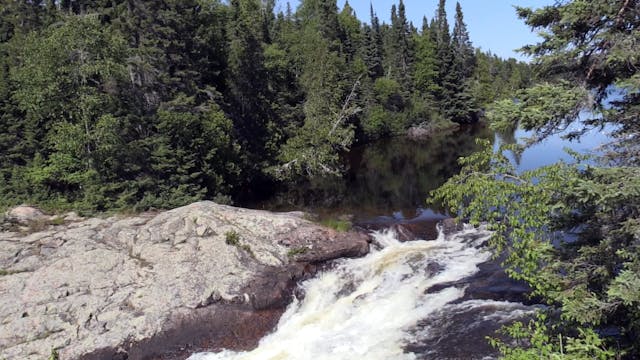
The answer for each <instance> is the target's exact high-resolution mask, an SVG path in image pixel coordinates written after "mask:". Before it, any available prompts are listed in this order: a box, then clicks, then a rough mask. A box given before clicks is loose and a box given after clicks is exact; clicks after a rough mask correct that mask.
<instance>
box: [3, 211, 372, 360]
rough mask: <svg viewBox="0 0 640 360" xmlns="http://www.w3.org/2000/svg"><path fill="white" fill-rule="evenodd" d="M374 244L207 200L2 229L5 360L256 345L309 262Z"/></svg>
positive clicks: (296, 217)
mask: <svg viewBox="0 0 640 360" xmlns="http://www.w3.org/2000/svg"><path fill="white" fill-rule="evenodd" d="M33 214H36V213H33ZM369 241H370V239H369V237H368V235H365V234H361V233H339V232H336V231H335V230H332V229H328V228H324V227H322V226H319V225H317V224H314V223H311V222H309V221H308V220H305V219H304V218H303V217H301V216H300V214H295V213H294V214H286V213H282V214H278V213H271V212H267V211H258V210H248V209H242V208H236V207H231V206H225V205H218V204H216V203H213V202H198V203H194V204H191V205H189V206H185V207H182V208H178V209H174V210H171V211H166V212H162V213H159V214H141V215H138V216H135V217H111V218H106V219H98V218H90V219H85V220H80V219H78V221H77V222H71V223H67V224H66V225H64V226H57V227H52V228H48V229H46V230H44V231H40V232H36V233H32V234H29V235H22V234H18V233H12V232H0V269H1V273H0V322H1V323H2V326H1V327H0V358H7V359H25V360H30V359H34V360H35V359H45V358H47V357H48V355H49V353H50V351H51V349H52V348H55V349H58V352H59V353H60V357H61V358H62V359H111V358H117V357H120V358H129V359H133V358H147V357H153V356H159V355H160V356H164V355H163V354H164V353H165V352H167V351H173V350H172V349H182V350H183V351H186V350H185V349H190V347H189V346H204V347H208V348H215V347H218V346H225V347H230V348H242V347H243V346H251V345H252V344H253V343H255V341H257V338H259V336H262V335H264V332H266V331H269V330H270V329H271V328H272V327H273V326H275V324H276V323H277V319H278V317H279V315H280V314H281V312H282V310H283V309H284V307H285V306H286V305H287V304H288V303H289V302H290V301H291V296H292V295H291V294H292V292H293V289H294V287H295V285H296V283H297V281H299V280H300V279H303V278H305V277H308V276H310V275H311V274H312V272H313V271H314V270H313V269H315V268H316V266H315V265H314V264H316V263H320V262H323V261H327V260H331V259H335V258H338V257H344V256H362V255H364V254H366V253H367V251H368V248H369ZM234 314H235V315H234ZM253 322H256V324H260V326H258V325H256V326H257V327H256V328H255V329H258V332H260V331H261V333H260V334H255V332H256V330H255V329H254V330H251V329H250V328H252V326H248V324H252V323H253ZM230 334H234V335H233V336H231V337H230ZM243 334H244V335H243ZM187 335H188V336H187Z"/></svg>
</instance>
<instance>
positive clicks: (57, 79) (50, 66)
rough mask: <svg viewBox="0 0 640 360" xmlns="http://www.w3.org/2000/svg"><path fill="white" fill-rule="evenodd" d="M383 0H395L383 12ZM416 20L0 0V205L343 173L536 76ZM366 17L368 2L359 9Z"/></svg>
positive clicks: (334, 9)
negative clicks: (390, 142)
mask: <svg viewBox="0 0 640 360" xmlns="http://www.w3.org/2000/svg"><path fill="white" fill-rule="evenodd" d="M389 10H390V13H389V12H388V11H389ZM434 10H435V11H434V14H433V16H432V17H431V18H430V19H428V18H427V17H425V18H424V20H423V23H422V24H413V23H411V22H409V21H408V20H407V15H406V10H405V6H404V4H403V2H402V1H401V0H400V1H399V3H398V4H397V5H394V6H393V7H392V8H391V9H385V14H388V15H387V16H388V18H386V19H383V20H381V18H379V16H378V14H377V13H376V9H373V8H371V13H370V14H368V15H369V21H368V22H363V21H361V20H360V18H358V17H356V14H355V13H354V10H353V9H352V8H351V6H349V3H348V2H347V3H346V4H345V5H344V6H343V7H342V8H341V9H339V8H338V6H337V4H336V2H335V1H323V0H303V1H301V2H300V4H299V6H298V7H297V8H296V9H292V8H291V6H286V8H285V9H284V10H282V11H281V10H280V7H278V8H277V9H276V3H275V0H231V1H221V0H180V1H178V0H148V1H146V0H145V1H142V0H128V1H122V0H111V1H105V0H94V1H86V0H62V1H54V0H46V1H43V0H30V1H26V0H23V1H9V0H6V1H3V2H2V7H1V8H0V205H1V207H3V208H6V207H8V206H12V205H15V204H18V203H24V202H27V203H31V204H35V205H39V206H43V207H45V208H48V209H57V210H62V209H71V208H73V209H76V210H78V211H81V212H85V213H91V212H98V211H106V210H134V211H139V210H145V209H150V208H171V207H175V206H179V205H184V204H187V203H190V202H193V201H196V200H200V199H213V200H216V201H218V202H233V201H235V200H236V199H238V198H239V196H241V194H248V193H252V192H255V191H257V190H256V189H258V188H260V186H262V185H263V184H273V183H278V182H287V183H295V182H298V181H304V180H305V179H309V178H312V177H320V176H340V175H341V174H342V172H343V167H342V162H341V155H342V154H344V153H345V152H347V151H348V150H349V149H350V148H351V146H352V145H354V144H358V143H365V142H370V141H374V140H376V139H379V138H384V137H390V136H396V135H399V134H403V133H404V132H406V130H407V129H408V128H410V127H412V126H421V127H425V128H429V129H435V131H437V129H441V128H445V127H450V126H451V125H452V124H468V123H473V122H476V121H478V120H479V119H480V118H482V116H483V114H484V109H485V108H486V105H487V104H489V103H491V102H492V101H494V100H496V99H499V98H502V97H503V96H505V95H509V94H513V93H514V91H516V90H517V89H522V88H525V87H527V86H529V85H531V83H532V77H533V75H532V71H531V69H530V67H529V65H528V64H525V63H522V62H518V61H516V60H515V59H508V60H504V59H501V58H498V57H497V56H495V55H492V54H491V53H488V52H483V51H481V50H480V49H475V48H474V47H473V45H472V43H471V41H470V39H469V34H468V31H467V28H466V25H465V21H464V16H463V10H462V9H461V7H460V5H459V4H458V6H457V8H456V14H455V17H452V18H455V21H454V24H453V26H450V25H449V21H448V20H447V14H446V12H445V1H444V0H440V1H439V4H438V8H437V9H434ZM360 15H366V14H360Z"/></svg>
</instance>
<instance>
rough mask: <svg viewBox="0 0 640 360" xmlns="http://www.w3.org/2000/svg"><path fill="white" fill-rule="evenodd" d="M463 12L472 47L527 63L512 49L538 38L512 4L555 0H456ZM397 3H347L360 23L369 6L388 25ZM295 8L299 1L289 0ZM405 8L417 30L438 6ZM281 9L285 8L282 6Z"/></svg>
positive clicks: (430, 0)
mask: <svg viewBox="0 0 640 360" xmlns="http://www.w3.org/2000/svg"><path fill="white" fill-rule="evenodd" d="M459 1H460V5H461V6H462V12H463V13H464V17H465V22H466V23H467V27H468V29H469V34H470V36H471V41H472V42H473V44H474V46H476V47H480V48H482V49H483V50H491V52H493V53H495V54H497V55H498V56H501V57H515V58H518V59H522V60H526V58H525V57H523V56H521V55H519V54H517V53H516V52H515V51H514V50H515V49H517V48H519V47H521V46H523V45H525V44H529V43H534V42H536V39H537V36H536V34H534V33H532V32H531V30H530V29H529V27H527V26H526V25H524V23H523V22H522V20H520V19H518V17H517V16H516V13H515V10H514V8H513V5H518V6H525V7H533V8H537V7H541V6H545V5H551V4H553V3H554V2H555V0H459ZM278 2H279V4H286V3H287V0H279V1H278ZM397 2H398V0H371V1H370V0H349V4H350V5H351V7H353V8H354V9H355V11H356V14H357V15H358V17H359V18H360V20H363V21H366V22H368V21H369V4H370V3H373V8H374V10H375V11H376V13H377V14H378V17H379V18H380V19H381V20H383V21H385V22H387V23H388V22H389V16H390V13H391V5H392V4H394V3H397ZM290 3H291V5H292V7H293V8H294V9H295V8H296V6H297V5H298V0H290ZM404 4H405V7H406V8H407V17H408V18H409V20H410V21H413V23H414V25H415V26H417V27H418V28H419V27H420V26H421V25H422V17H423V16H424V15H426V16H427V18H428V19H431V18H432V17H433V15H434V14H435V11H436V8H437V6H438V0H404ZM343 5H344V0H338V6H340V8H342V6H343ZM455 5H456V1H455V0H448V1H447V15H448V17H449V22H450V24H451V26H453V17H454V15H455ZM281 6H282V8H283V9H284V8H285V7H284V5H281Z"/></svg>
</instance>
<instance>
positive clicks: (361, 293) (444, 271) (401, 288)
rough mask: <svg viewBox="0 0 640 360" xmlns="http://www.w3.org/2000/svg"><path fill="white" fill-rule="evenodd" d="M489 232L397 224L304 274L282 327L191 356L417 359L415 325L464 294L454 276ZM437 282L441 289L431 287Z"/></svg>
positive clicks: (199, 359)
mask: <svg viewBox="0 0 640 360" xmlns="http://www.w3.org/2000/svg"><path fill="white" fill-rule="evenodd" d="M489 236H490V234H489V233H488V232H486V231H484V230H477V229H473V228H466V229H465V230H464V231H462V232H460V233H458V234H455V235H451V236H448V237H445V236H444V235H442V234H441V235H440V236H439V237H438V239H436V240H433V241H412V242H406V243H400V242H399V241H398V240H397V239H396V238H395V235H394V234H393V233H392V232H388V231H387V232H378V233H375V234H374V237H375V240H376V242H377V243H378V244H380V245H381V246H382V248H381V249H380V250H374V251H372V252H371V253H370V254H369V255H367V256H366V257H364V258H359V259H347V260H342V261H340V262H338V264H337V266H335V267H334V268H333V269H331V270H329V271H326V272H324V273H321V274H319V275H318V276H317V277H315V278H313V279H310V280H308V281H306V282H304V283H303V284H302V285H301V287H302V288H303V290H304V293H305V297H304V299H302V300H297V299H296V300H294V301H293V303H292V304H291V305H290V306H289V307H288V308H287V310H286V312H285V314H284V315H283V316H282V318H281V319H280V322H279V324H278V326H277V329H276V330H275V331H274V332H273V333H272V334H270V335H268V336H266V337H265V338H263V339H262V340H261V341H260V344H259V346H258V347H257V348H256V349H254V350H253V351H249V352H232V351H223V352H219V353H199V354H194V355H192V356H191V357H190V358H189V359H190V360H221V359H235V360H250V359H255V360H276V359H287V360H298V359H299V360H308V359H314V360H322V359H327V360H329V359H330V360H340V359H349V360H351V359H368V360H376V359H415V358H416V355H415V354H412V353H408V352H406V351H405V350H404V348H405V345H406V344H407V342H409V341H411V340H412V337H413V336H415V334H414V335H411V334H410V330H411V328H412V327H414V326H415V325H416V323H417V322H418V321H419V320H421V319H426V318H428V317H429V316H430V315H431V314H434V313H437V312H438V311H441V310H443V309H445V308H446V307H447V304H451V303H452V302H453V301H455V300H457V299H460V298H461V297H462V296H463V295H464V287H460V286H455V285H453V284H454V283H456V282H459V281H460V280H462V279H464V278H466V277H468V276H470V275H473V274H474V273H476V272H477V271H478V267H477V266H478V265H479V264H480V263H483V262H485V261H487V260H488V259H489V258H490V254H489V253H488V252H487V251H486V250H484V249H483V248H482V246H481V244H482V243H483V242H485V241H486V240H487V239H488V237H489ZM448 284H451V285H449V286H447V285H448ZM434 285H440V287H439V288H442V289H441V290H439V291H437V292H427V290H428V289H429V288H431V287H432V286H434ZM462 304H463V305H460V306H477V305H480V304H479V303H462ZM507 307H508V306H507Z"/></svg>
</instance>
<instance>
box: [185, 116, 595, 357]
mask: <svg viewBox="0 0 640 360" xmlns="http://www.w3.org/2000/svg"><path fill="white" fill-rule="evenodd" d="M525 136H527V133H525V132H523V131H516V132H515V133H513V134H507V135H505V134H502V135H499V134H494V133H492V132H490V131H488V130H487V129H486V128H482V127H479V126H476V127H469V128H466V129H463V130H461V131H458V132H456V133H453V134H448V135H442V136H436V137H433V138H432V139H429V140H427V141H424V142H419V143H417V142H412V141H409V140H406V139H403V138H396V139H390V140H385V141H381V142H378V143H375V144H370V145H367V146H361V147H356V148H354V149H353V150H352V152H351V153H350V154H349V155H348V156H347V158H346V160H345V161H346V163H347V165H348V167H349V171H348V173H347V176H345V178H344V179H324V180H316V181H315V182H313V183H310V184H307V185H305V186H300V187H296V188H291V189H288V190H283V191H280V192H278V193H277V194H276V195H274V196H273V197H271V198H269V199H267V200H265V201H262V202H258V203H254V204H252V205H253V207H257V208H264V209H269V210H305V211H309V212H312V213H316V214H319V216H320V217H327V218H328V217H348V218H350V219H351V220H352V221H353V223H354V224H355V225H356V226H359V227H361V228H365V229H370V230H371V231H372V234H373V237H374V239H375V241H374V244H376V245H375V246H374V249H373V250H372V251H371V253H370V254H369V255H367V256H366V257H364V258H360V259H343V260H340V261H337V262H335V264H333V265H332V266H331V267H330V268H329V269H328V270H326V271H324V272H322V273H320V274H319V275H318V276H316V277H315V278H313V279H310V280H307V281H305V282H303V283H302V284H300V290H301V291H299V292H298V293H299V294H304V296H300V298H296V299H295V300H294V301H293V303H292V304H291V305H290V306H289V307H288V308H287V310H286V312H285V314H284V315H283V316H282V318H281V319H280V322H279V324H278V326H277V328H276V329H275V330H274V332H273V333H271V334H270V335H268V336H266V337H265V338H263V339H262V340H261V341H260V344H259V346H258V347H257V348H256V349H254V350H252V351H249V352H232V351H222V352H218V353H199V354H194V355H192V356H191V357H190V360H214V359H236V360H250V359H251V360H269V359H272V360H276V359H290V360H307V359H314V360H315V359H318V360H321V359H327V360H329V359H331V360H341V359H349V360H352V359H367V360H377V359H491V358H494V357H495V356H496V353H495V351H494V350H493V349H492V348H491V347H489V346H488V345H487V342H486V340H485V337H486V336H493V335H494V333H495V331H496V330H497V329H498V328H500V327H501V326H502V325H505V324H508V323H509V322H511V321H513V320H516V319H524V318H526V317H527V316H528V315H530V314H531V313H532V312H533V311H534V310H535V308H536V305H535V304H534V303H533V302H532V301H530V300H528V298H527V297H526V292H527V288H526V286H525V285H524V284H521V283H517V282H514V281H511V280H509V279H508V278H507V277H506V276H505V275H504V273H503V272H502V271H501V270H500V268H499V266H498V265H497V262H496V261H494V260H491V254H490V252H489V251H488V250H487V248H486V241H487V239H488V237H489V235H490V234H489V233H488V232H487V231H485V230H484V229H474V228H471V227H465V228H464V229H462V230H461V231H458V232H456V233H453V234H449V235H445V234H444V233H443V232H442V231H438V230H437V227H436V223H438V222H439V221H440V220H442V219H445V218H447V215H446V213H444V212H443V211H442V209H441V208H439V207H437V206H435V207H427V206H426V205H425V204H426V203H425V199H426V198H427V196H428V194H429V192H430V191H431V190H433V189H435V188H437V187H438V186H440V185H441V184H442V183H444V182H445V181H446V179H448V178H449V177H450V176H452V175H453V174H455V173H456V172H457V171H458V170H459V166H458V164H457V159H458V158H459V157H460V156H465V155H468V154H470V153H471V152H473V151H475V150H477V145H476V143H475V139H476V138H478V137H481V138H488V139H491V140H492V141H493V142H494V146H496V147H497V146H498V145H499V144H501V143H505V142H515V141H522V140H521V139H522V138H523V137H525ZM606 139H607V137H606V134H603V133H602V132H599V131H596V130H594V131H592V132H590V133H588V134H587V135H586V136H585V137H584V138H583V140H582V142H580V143H568V142H567V141H565V140H562V139H561V138H560V136H554V137H552V138H550V139H548V140H547V141H545V142H543V143H541V144H538V145H536V146H534V147H532V148H530V149H528V150H527V151H525V152H524V153H523V154H522V155H520V156H518V157H516V156H512V159H513V161H514V162H515V163H517V166H518V169H520V170H528V169H532V168H536V167H539V166H542V165H546V164H550V163H553V162H555V161H557V160H563V161H571V158H570V157H569V156H568V155H566V154H565V153H564V152H563V151H562V149H563V148H564V147H569V148H572V149H574V150H576V151H580V152H588V151H592V150H594V149H596V148H597V147H598V146H599V145H601V144H602V143H604V142H605V141H606ZM398 224H400V225H402V226H403V227H405V228H408V229H410V231H411V232H412V233H414V234H416V235H418V237H419V238H420V239H422V240H415V241H409V242H400V241H399V239H398V237H397V236H396V234H395V233H394V232H393V231H391V230H389V228H390V227H393V226H398Z"/></svg>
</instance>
